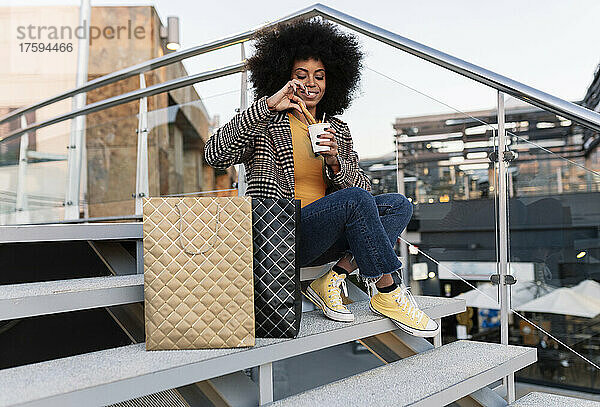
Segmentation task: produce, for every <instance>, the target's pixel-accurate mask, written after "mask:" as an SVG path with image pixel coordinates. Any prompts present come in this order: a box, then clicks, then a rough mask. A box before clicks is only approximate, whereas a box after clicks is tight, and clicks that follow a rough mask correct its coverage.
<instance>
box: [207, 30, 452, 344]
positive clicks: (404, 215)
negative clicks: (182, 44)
mask: <svg viewBox="0 0 600 407" xmlns="http://www.w3.org/2000/svg"><path fill="white" fill-rule="evenodd" d="M253 39H254V40H255V48H256V51H255V55H254V56H253V57H251V58H250V59H249V60H248V69H249V71H250V74H251V75H250V81H251V82H252V84H253V87H254V92H255V102H254V103H253V104H252V105H251V106H250V107H249V108H248V109H246V110H245V111H243V112H240V113H239V114H237V115H236V116H235V117H234V118H233V119H232V120H231V121H230V122H229V123H227V124H225V125H224V126H222V127H221V128H219V129H218V130H217V131H216V132H215V133H214V134H213V135H212V136H211V137H210V139H209V140H208V141H207V143H206V148H205V159H206V162H207V163H208V164H209V165H211V166H212V167H215V168H220V169H225V168H227V167H229V166H231V165H234V164H239V163H243V164H244V166H245V168H246V174H247V177H248V188H247V191H246V192H247V194H248V195H250V196H256V197H263V198H296V199H300V200H301V225H300V236H299V241H298V251H297V253H296V261H298V262H299V263H300V267H307V266H316V265H322V264H326V263H328V262H332V261H335V260H338V261H337V263H336V264H335V265H334V266H333V267H332V268H331V269H330V270H329V271H328V272H327V273H325V275H323V276H321V277H319V278H318V279H316V280H314V281H313V282H312V283H311V284H310V285H309V286H308V289H307V291H306V293H305V294H306V295H307V297H308V298H309V299H310V300H311V301H313V302H314V303H315V304H317V305H318V306H319V307H320V308H321V309H322V310H323V312H324V314H325V316H327V317H329V318H331V319H333V320H336V321H346V322H352V321H353V320H354V315H353V314H352V312H351V311H350V310H349V309H348V308H347V307H346V306H345V305H344V304H343V302H342V296H341V293H342V291H347V290H346V281H345V279H346V278H347V277H348V274H349V273H351V272H352V271H354V270H356V268H359V277H360V278H362V279H363V280H364V281H365V282H366V283H367V287H368V288H370V290H369V292H370V294H371V299H370V309H371V311H372V312H374V313H376V314H379V315H383V316H386V317H389V318H390V319H391V320H392V321H394V323H396V324H397V325H398V327H400V328H401V329H403V330H405V331H407V332H409V333H411V334H413V335H417V336H422V337H431V336H435V335H436V334H437V333H438V332H439V329H440V327H439V325H438V324H437V323H436V322H435V321H434V320H432V319H430V318H429V317H428V316H427V315H426V314H425V313H424V312H423V311H421V310H420V309H419V307H418V305H417V303H416V302H415V300H414V298H413V296H412V294H411V293H410V291H409V290H408V288H407V287H406V286H405V285H404V284H402V283H400V285H398V284H397V283H395V282H394V279H393V278H392V273H394V272H397V273H398V274H400V271H401V267H402V263H401V262H400V260H399V259H398V256H397V255H396V253H395V252H394V249H393V247H394V244H395V242H396V240H397V239H398V236H399V235H400V233H401V232H402V231H403V230H404V228H406V225H407V224H408V222H409V220H410V218H411V215H412V204H411V202H409V201H408V199H406V197H404V196H403V195H401V194H397V193H388V194H381V195H377V196H373V195H372V194H371V193H370V191H371V181H370V179H369V177H368V176H367V175H366V174H365V173H364V172H363V170H362V169H361V168H360V167H359V165H358V155H357V153H356V152H355V151H354V150H353V146H352V137H351V135H350V130H349V128H348V125H347V124H346V123H345V122H343V121H342V120H340V119H338V118H336V117H334V115H338V114H341V113H342V112H343V111H344V109H346V108H347V107H348V106H349V105H350V102H351V100H352V96H353V93H354V91H355V90H356V89H357V87H358V83H359V79H360V70H361V66H362V58H363V54H362V52H361V50H360V48H359V46H358V41H357V39H356V38H355V37H354V36H352V35H348V34H345V33H342V32H341V31H340V30H338V29H337V28H336V27H335V26H334V25H333V24H331V23H327V22H323V21H320V20H317V19H312V20H303V21H297V22H293V23H288V24H281V25H278V26H277V27H275V28H271V29H265V30H262V31H259V32H258V33H257V34H256V35H255V37H254V38H253ZM303 110H308V112H310V115H306V116H309V117H310V116H312V117H314V118H317V119H318V118H322V117H325V118H326V119H325V122H327V123H329V124H330V126H331V127H330V128H328V129H327V131H326V133H325V134H323V135H321V136H320V139H321V140H322V141H320V142H319V145H325V146H329V151H324V152H321V153H319V154H318V155H317V156H315V154H314V153H313V150H312V145H311V141H310V138H309V136H308V127H307V125H308V119H307V117H306V116H305V114H303ZM365 120H367V118H365ZM400 281H402V278H400ZM373 285H374V286H375V288H376V290H375V289H374V287H373ZM374 291H377V293H375V294H374V295H373V292H374Z"/></svg>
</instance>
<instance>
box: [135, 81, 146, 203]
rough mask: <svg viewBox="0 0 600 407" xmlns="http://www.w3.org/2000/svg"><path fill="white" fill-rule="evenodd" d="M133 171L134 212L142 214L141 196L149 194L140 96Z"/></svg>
mask: <svg viewBox="0 0 600 407" xmlns="http://www.w3.org/2000/svg"><path fill="white" fill-rule="evenodd" d="M145 87H146V79H145V77H144V74H143V73H141V74H140V89H144V88H145ZM136 162H137V165H136V171H135V214H136V215H141V214H142V204H143V201H142V198H143V197H145V196H149V195H150V191H149V187H148V99H147V98H146V97H145V96H144V97H142V98H140V112H139V115H138V128H137V157H136Z"/></svg>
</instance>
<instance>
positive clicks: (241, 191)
mask: <svg viewBox="0 0 600 407" xmlns="http://www.w3.org/2000/svg"><path fill="white" fill-rule="evenodd" d="M240 46H241V57H242V61H245V60H246V48H245V47H244V43H243V42H242V43H241V44H240ZM247 108H248V71H247V70H244V71H242V83H241V94H240V112H243V111H244V110H246V109H247ZM237 185H238V196H244V195H246V188H247V187H248V183H247V182H246V168H245V167H244V164H240V165H238V182H237Z"/></svg>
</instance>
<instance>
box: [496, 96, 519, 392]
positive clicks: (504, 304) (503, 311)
mask: <svg viewBox="0 0 600 407" xmlns="http://www.w3.org/2000/svg"><path fill="white" fill-rule="evenodd" d="M505 151H506V133H505V129H504V93H502V92H498V217H499V219H498V234H499V239H498V240H499V246H500V247H499V262H498V267H499V270H498V274H499V275H500V281H499V287H500V343H502V344H503V345H508V307H509V305H508V304H509V302H508V287H507V285H506V275H507V273H508V262H509V259H508V234H509V230H508V228H509V225H508V219H507V209H508V208H507V204H508V188H507V166H506V160H505V158H504V152H505ZM503 382H504V383H505V385H506V397H507V402H508V403H512V402H513V401H515V377H514V374H510V375H508V376H506V377H505V378H504V379H503Z"/></svg>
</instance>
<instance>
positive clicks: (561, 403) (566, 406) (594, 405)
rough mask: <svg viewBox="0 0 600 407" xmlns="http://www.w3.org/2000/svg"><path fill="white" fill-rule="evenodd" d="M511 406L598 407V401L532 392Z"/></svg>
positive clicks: (599, 403)
mask: <svg viewBox="0 0 600 407" xmlns="http://www.w3.org/2000/svg"><path fill="white" fill-rule="evenodd" d="M510 406H512V407H547V406H552V407H600V402H598V401H593V400H585V399H580V398H577V397H567V396H559V395H558V394H550V393H541V392H537V391H536V392H532V393H529V394H527V395H525V396H523V397H521V398H520V399H518V400H516V401H515V402H513V403H511V404H510Z"/></svg>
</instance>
